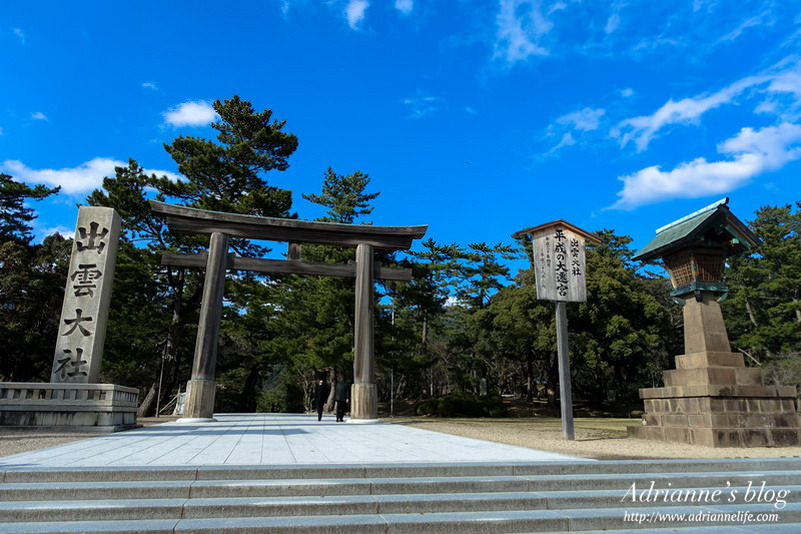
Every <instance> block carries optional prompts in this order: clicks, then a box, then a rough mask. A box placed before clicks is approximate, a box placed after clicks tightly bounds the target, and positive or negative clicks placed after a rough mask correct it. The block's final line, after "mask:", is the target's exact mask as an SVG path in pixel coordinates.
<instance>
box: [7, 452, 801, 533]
mask: <svg viewBox="0 0 801 534" xmlns="http://www.w3.org/2000/svg"><path fill="white" fill-rule="evenodd" d="M0 473H2V481H3V482H2V483H0V533H2V532H17V533H18V532H143V533H149V532H190V531H191V532H234V531H236V532H264V531H267V530H268V531H269V532H278V533H280V532H304V533H305V532H309V533H312V534H313V533H315V532H326V533H328V532H348V533H351V532H354V533H359V532H379V533H385V532H386V533H390V532H393V533H394V532H398V533H402V532H414V533H415V534H426V533H438V532H458V533H459V534H470V533H471V532H498V533H501V532H503V533H506V532H515V533H523V532H549V531H554V532H563V531H566V530H582V531H591V530H598V531H603V530H609V529H624V530H640V531H643V530H648V531H653V530H655V529H657V527H658V528H659V529H663V528H671V529H672V528H673V527H685V526H686V525H687V521H681V520H680V518H677V517H668V518H667V519H669V520H665V521H661V520H660V521H658V522H657V523H653V522H648V521H652V520H648V519H647V518H648V517H651V514H653V517H661V516H658V514H669V513H685V514H697V513H699V512H701V511H706V512H710V513H711V512H714V511H720V512H729V513H732V514H734V513H737V512H744V511H748V512H751V513H754V514H756V513H773V514H778V518H779V520H780V521H781V523H782V524H798V523H801V485H799V481H801V460H799V459H797V458H784V459H771V460H764V459H754V460H740V459H730V460H697V461H696V460H691V461H686V460H680V461H657V462H651V461H647V462H645V461H644V462H575V463H560V464H555V463H533V462H532V463H521V464H497V463H476V464H467V465H465V464H456V465H454V464H436V465H429V464H386V465H369V466H358V465H341V466H330V465H327V466H320V465H314V466H290V467H271V466H266V467H254V468H250V467H225V466H214V467H202V468H148V467H144V468H142V467H139V468H119V469H114V470H107V469H33V470H25V469H7V470H6V471H3V472H0ZM762 482H764V483H765V488H763V491H765V490H767V491H772V492H774V493H773V497H772V499H770V500H769V501H768V502H764V503H763V504H759V503H757V502H755V500H754V499H751V501H750V502H744V495H745V494H746V491H750V492H751V495H755V494H756V492H758V491H759V490H760V488H761V484H762ZM749 483H750V484H751V486H750V487H749ZM667 489H670V490H672V493H671V494H672V495H677V493H676V491H677V490H679V489H695V490H696V491H699V492H700V491H701V490H704V489H707V490H709V492H712V491H716V490H719V491H721V494H722V495H723V497H722V498H725V497H726V496H727V495H728V494H729V493H728V492H731V491H732V490H735V489H736V490H737V492H738V493H737V495H738V496H739V497H738V499H737V501H736V503H734V504H728V503H727V502H723V501H721V502H713V503H700V504H694V505H689V506H688V505H687V503H684V502H671V501H668V502H664V499H663V500H662V501H659V500H656V499H658V496H657V495H656V494H654V493H653V492H654V491H656V490H661V491H662V492H663V493H664V490H667ZM632 490H635V491H636V493H637V494H638V495H639V496H640V500H639V501H638V502H633V500H632V499H631V497H630V492H631V491H632ZM649 490H651V493H648V491H649ZM779 490H785V491H786V494H785V498H784V500H785V501H786V504H785V505H784V506H783V507H782V508H781V509H777V508H776V507H775V506H778V504H775V500H776V499H775V492H777V491H779ZM643 492H645V493H643ZM626 495H629V498H626ZM707 495H709V494H707ZM706 498H707V499H709V497H706ZM643 500H644V502H642V501H643ZM626 514H629V515H628V516H627V515H626ZM633 514H637V515H636V516H635V515H633ZM626 517H629V520H626ZM717 521H718V523H715V521H713V520H712V519H709V518H707V519H706V520H699V521H696V522H694V523H693V525H692V526H693V527H699V526H701V525H703V526H705V527H713V526H715V525H720V527H721V528H727V527H728V528H731V527H732V526H733V525H732V524H731V522H729V523H726V522H723V523H720V520H717ZM753 526H754V525H753V524H751V523H748V524H747V525H744V526H743V525H740V526H738V528H752V527H753ZM757 526H765V527H767V526H771V528H774V527H775V528H774V530H765V532H783V531H782V530H777V529H778V528H779V527H778V526H776V525H768V524H765V525H757ZM696 530H697V529H696ZM751 531H752V532H753V530H751ZM743 532H748V530H745V531H743ZM787 532H795V533H796V534H797V533H798V532H801V529H799V530H789V531H787Z"/></svg>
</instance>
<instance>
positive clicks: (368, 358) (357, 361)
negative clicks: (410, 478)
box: [350, 243, 378, 422]
mask: <svg viewBox="0 0 801 534" xmlns="http://www.w3.org/2000/svg"><path fill="white" fill-rule="evenodd" d="M373 314H374V310H373V247H372V246H371V245H366V244H364V243H362V244H359V245H358V246H357V247H356V314H355V315H356V316H355V323H356V324H355V328H354V335H353V337H354V345H355V356H354V359H353V386H352V388H351V406H350V415H351V421H353V422H374V421H376V420H377V418H378V405H377V393H376V387H375V355H374V346H375V342H374V335H373Z"/></svg>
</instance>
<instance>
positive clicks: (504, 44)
mask: <svg viewBox="0 0 801 534" xmlns="http://www.w3.org/2000/svg"><path fill="white" fill-rule="evenodd" d="M496 25H497V33H496V37H495V50H494V53H493V58H494V59H496V60H501V61H504V62H505V63H507V64H509V65H513V64H515V63H517V62H518V61H523V60H526V59H528V58H529V57H531V56H547V55H548V50H547V49H546V48H545V47H543V46H541V45H540V43H539V41H540V39H541V37H542V36H543V35H545V34H547V33H548V32H549V31H551V28H553V23H552V22H551V21H550V20H548V18H547V17H546V16H545V15H544V14H543V13H542V11H541V5H540V2H538V1H533V0H501V1H500V11H499V12H498V16H497V18H496Z"/></svg>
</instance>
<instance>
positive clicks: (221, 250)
mask: <svg viewBox="0 0 801 534" xmlns="http://www.w3.org/2000/svg"><path fill="white" fill-rule="evenodd" d="M228 241H229V238H228V235H227V234H223V233H220V232H213V233H212V234H211V241H210V243H209V256H208V259H207V261H206V283H205V284H204V285H203V300H202V301H201V304H200V318H199V320H198V325H197V340H196V341H195V359H194V361H193V364H192V378H191V379H190V380H189V382H187V385H186V405H185V406H184V417H182V418H181V419H179V421H180V422H182V423H189V422H211V421H214V417H213V414H214V390H215V369H216V365H217V336H218V334H219V333H220V318H221V315H222V303H223V291H224V289H225V271H226V267H227V263H228Z"/></svg>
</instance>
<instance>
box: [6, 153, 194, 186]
mask: <svg viewBox="0 0 801 534" xmlns="http://www.w3.org/2000/svg"><path fill="white" fill-rule="evenodd" d="M126 165H127V163H126V162H124V161H118V160H115V159H111V158H94V159H92V160H89V161H87V162H86V163H82V164H80V165H78V166H77V167H72V168H65V169H39V170H37V169H31V168H30V167H28V166H27V165H25V164H24V163H22V162H21V161H17V160H6V161H4V162H3V163H2V165H0V169H2V170H3V171H5V172H6V173H8V174H11V175H12V176H14V177H15V178H17V179H19V180H22V181H23V182H26V183H28V184H45V185H47V186H50V187H54V186H61V191H62V192H63V193H65V194H67V195H80V194H86V193H89V192H91V191H93V190H94V189H98V188H100V187H102V186H103V178H105V177H107V176H108V177H113V176H114V175H115V173H114V167H125V166H126ZM143 170H144V172H145V173H146V174H156V175H158V176H161V175H167V176H168V177H169V178H171V179H173V180H180V179H181V177H180V175H178V174H175V173H172V172H168V171H160V170H155V169H143Z"/></svg>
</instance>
